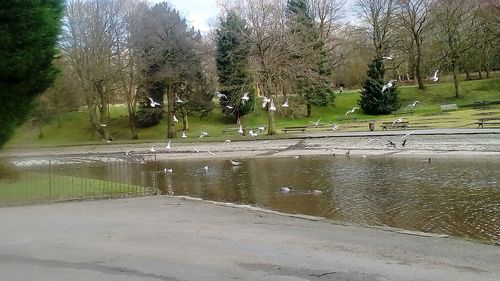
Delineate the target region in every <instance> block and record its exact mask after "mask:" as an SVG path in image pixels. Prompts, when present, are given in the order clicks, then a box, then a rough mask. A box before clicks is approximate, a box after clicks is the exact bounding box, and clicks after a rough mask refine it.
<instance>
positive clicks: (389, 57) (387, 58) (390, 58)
mask: <svg viewBox="0 0 500 281" xmlns="http://www.w3.org/2000/svg"><path fill="white" fill-rule="evenodd" d="M382 58H383V59H384V60H392V55H388V56H385V57H382Z"/></svg>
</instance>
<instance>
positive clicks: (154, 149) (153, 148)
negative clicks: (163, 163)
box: [149, 144, 156, 152]
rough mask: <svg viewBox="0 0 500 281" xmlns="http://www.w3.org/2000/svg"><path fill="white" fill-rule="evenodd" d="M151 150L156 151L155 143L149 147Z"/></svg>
mask: <svg viewBox="0 0 500 281" xmlns="http://www.w3.org/2000/svg"><path fill="white" fill-rule="evenodd" d="M149 151H151V152H156V144H153V146H152V147H151V148H150V149H149Z"/></svg>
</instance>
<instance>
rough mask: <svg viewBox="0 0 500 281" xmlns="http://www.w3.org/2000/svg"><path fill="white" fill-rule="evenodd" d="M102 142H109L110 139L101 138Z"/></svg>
mask: <svg viewBox="0 0 500 281" xmlns="http://www.w3.org/2000/svg"><path fill="white" fill-rule="evenodd" d="M102 141H103V142H107V143H110V142H111V140H107V139H102Z"/></svg>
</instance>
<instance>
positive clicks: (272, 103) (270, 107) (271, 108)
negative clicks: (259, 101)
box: [269, 100, 276, 112]
mask: <svg viewBox="0 0 500 281" xmlns="http://www.w3.org/2000/svg"><path fill="white" fill-rule="evenodd" d="M269 111H271V112H274V111H276V106H274V101H273V100H271V104H270V105H269Z"/></svg>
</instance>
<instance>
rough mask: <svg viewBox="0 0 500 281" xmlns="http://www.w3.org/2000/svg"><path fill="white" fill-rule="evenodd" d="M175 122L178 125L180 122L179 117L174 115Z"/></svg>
mask: <svg viewBox="0 0 500 281" xmlns="http://www.w3.org/2000/svg"><path fill="white" fill-rule="evenodd" d="M174 122H175V123H178V122H179V120H178V119H177V117H175V115H174Z"/></svg>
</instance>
